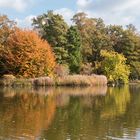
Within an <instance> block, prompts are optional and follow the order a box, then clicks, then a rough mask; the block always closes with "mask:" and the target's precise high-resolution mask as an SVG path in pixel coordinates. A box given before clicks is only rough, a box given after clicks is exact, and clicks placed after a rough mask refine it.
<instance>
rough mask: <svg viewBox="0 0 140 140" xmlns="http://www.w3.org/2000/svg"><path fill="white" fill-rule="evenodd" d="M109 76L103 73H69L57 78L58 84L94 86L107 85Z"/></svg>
mask: <svg viewBox="0 0 140 140" xmlns="http://www.w3.org/2000/svg"><path fill="white" fill-rule="evenodd" d="M106 84H107V78H106V77H105V76H103V75H100V76H99V75H90V76H89V75H68V76H64V77H59V78H57V79H56V85H58V86H93V85H106Z"/></svg>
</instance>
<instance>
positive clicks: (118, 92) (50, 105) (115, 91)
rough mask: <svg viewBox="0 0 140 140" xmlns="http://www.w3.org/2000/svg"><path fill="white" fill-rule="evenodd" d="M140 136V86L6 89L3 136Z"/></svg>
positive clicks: (0, 122)
mask: <svg viewBox="0 0 140 140" xmlns="http://www.w3.org/2000/svg"><path fill="white" fill-rule="evenodd" d="M131 139H132V140H133V139H137V140H140V87H139V86H125V87H116V88H107V87H88V88H64V87H63V88H47V87H46V88H34V89H33V88H14V89H13V88H0V140H131Z"/></svg>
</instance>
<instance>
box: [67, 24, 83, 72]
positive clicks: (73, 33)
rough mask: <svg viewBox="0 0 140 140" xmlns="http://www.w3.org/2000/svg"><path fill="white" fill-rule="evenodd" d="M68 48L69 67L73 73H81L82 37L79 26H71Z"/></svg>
mask: <svg viewBox="0 0 140 140" xmlns="http://www.w3.org/2000/svg"><path fill="white" fill-rule="evenodd" d="M67 50H68V54H69V59H68V63H69V68H70V72H71V73H79V72H80V67H81V62H82V56H81V38H80V34H79V32H78V29H77V27H75V26H71V27H70V28H69V30H68V32H67Z"/></svg>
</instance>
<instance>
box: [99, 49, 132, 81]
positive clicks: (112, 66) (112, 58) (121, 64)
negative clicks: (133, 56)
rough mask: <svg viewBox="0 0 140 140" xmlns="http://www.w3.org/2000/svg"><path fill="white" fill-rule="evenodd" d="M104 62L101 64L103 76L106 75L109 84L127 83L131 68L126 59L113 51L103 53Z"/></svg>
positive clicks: (103, 51)
mask: <svg viewBox="0 0 140 140" xmlns="http://www.w3.org/2000/svg"><path fill="white" fill-rule="evenodd" d="M101 56H102V57H103V61H102V62H101V66H102V68H101V69H102V71H103V74H105V75H106V76H107V78H108V80H109V82H115V83H118V82H123V83H127V82H128V78H129V74H130V68H129V66H127V65H126V58H125V57H124V56H123V55H122V54H118V53H117V52H113V51H110V52H108V51H106V50H102V51H101Z"/></svg>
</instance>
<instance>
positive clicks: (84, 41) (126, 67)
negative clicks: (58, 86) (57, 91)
mask: <svg viewBox="0 0 140 140" xmlns="http://www.w3.org/2000/svg"><path fill="white" fill-rule="evenodd" d="M72 22H73V24H72V25H71V26H69V25H68V24H67V23H66V22H65V20H64V18H63V16H62V15H59V14H55V13H54V12H53V11H48V12H47V13H45V14H42V15H39V16H37V17H36V18H34V19H33V22H32V26H33V31H29V30H23V29H20V28H18V27H16V28H15V26H16V25H15V23H14V22H13V21H10V20H9V19H8V18H7V17H6V16H0V73H1V74H4V73H9V72H10V73H13V74H15V75H23V76H24V75H25V76H26V77H33V76H34V77H35V76H43V75H44V74H45V75H49V74H50V73H51V75H53V74H52V73H57V72H56V71H59V70H58V69H60V68H61V67H63V69H69V71H70V74H77V73H78V74H88V75H90V74H94V73H95V74H104V75H106V76H107V78H108V80H109V81H116V82H119V81H120V82H128V79H139V78H140V34H139V33H138V31H137V29H136V28H135V26H134V25H132V24H129V25H127V26H126V27H125V28H124V27H123V26H120V25H106V24H105V23H104V21H103V20H102V19H101V18H90V17H88V16H87V15H86V14H85V13H83V12H81V13H77V14H75V15H74V16H73V17H72ZM17 28H18V29H17ZM17 32H19V34H22V35H21V36H20V35H19V34H17V35H15V34H16V33H17ZM26 32H27V33H26ZM31 32H32V33H31ZM31 34H32V35H31ZM33 34H34V35H33ZM33 36H36V37H33ZM37 40H38V41H37ZM12 41H13V42H12ZM11 42H12V43H11ZM41 42H42V44H41ZM43 43H44V44H43ZM38 44H39V45H38ZM11 46H12V47H11ZM37 46H38V47H37ZM39 46H40V47H39ZM25 48H26V49H25ZM46 48H47V49H46ZM28 49H29V50H28ZM45 49H46V50H45ZM32 50H34V51H32ZM16 51H17V52H16ZM25 52H26V53H25ZM35 52H36V53H35ZM37 52H38V53H37ZM39 52H40V53H39ZM31 53H32V55H31V56H30V54H31ZM21 55H22V56H23V58H22V56H21ZM12 56H13V59H15V60H16V61H13V60H12V59H11V57H12ZM28 56H30V58H29V59H26V58H27V57H28ZM32 56H34V57H35V58H34V57H32ZM43 56H44V57H43ZM6 57H7V58H6ZM19 58H22V59H21V60H20V62H21V63H22V64H21V63H19V62H18V63H17V60H19ZM24 58H25V59H26V60H24ZM50 58H51V59H50ZM45 59H46V60H45ZM7 60H8V61H7ZM23 61H25V62H24V63H23ZM46 61H47V63H46ZM10 63H13V65H14V68H13V69H12V67H13V66H11V65H10ZM25 64H26V65H25ZM25 66H27V67H25ZM33 66H34V67H36V68H33ZM8 67H9V68H8ZM21 67H22V68H21ZM28 67H29V69H28ZM56 67H57V70H56ZM41 68H42V72H40V73H39V71H40V70H41ZM11 69H12V70H11ZM21 69H22V70H21ZM27 69H28V72H27ZM33 69H34V72H33ZM63 71H65V70H63ZM61 72H62V71H61ZM23 73H26V74H23ZM29 73H30V74H29ZM32 73H35V74H32Z"/></svg>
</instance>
